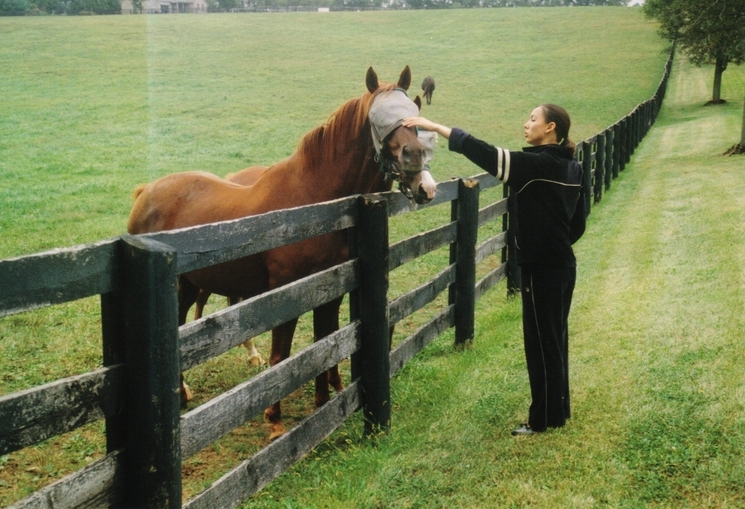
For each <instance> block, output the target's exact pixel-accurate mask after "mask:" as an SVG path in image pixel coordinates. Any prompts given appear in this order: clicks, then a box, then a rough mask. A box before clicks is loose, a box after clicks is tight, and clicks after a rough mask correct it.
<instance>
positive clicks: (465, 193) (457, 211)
mask: <svg viewBox="0 0 745 509" xmlns="http://www.w3.org/2000/svg"><path fill="white" fill-rule="evenodd" d="M451 215H452V216H454V217H452V220H454V221H458V238H457V242H456V244H455V254H454V258H455V260H451V261H455V285H454V286H455V289H454V290H455V291H454V292H451V298H453V297H454V304H455V344H456V346H463V345H465V344H466V342H467V341H473V334H474V323H475V321H476V317H475V315H476V238H477V236H478V230H479V181H478V180H463V179H460V180H459V181H458V199H457V200H456V202H455V203H454V204H453V210H452V212H451ZM451 257H453V253H451ZM453 294H454V295H453Z"/></svg>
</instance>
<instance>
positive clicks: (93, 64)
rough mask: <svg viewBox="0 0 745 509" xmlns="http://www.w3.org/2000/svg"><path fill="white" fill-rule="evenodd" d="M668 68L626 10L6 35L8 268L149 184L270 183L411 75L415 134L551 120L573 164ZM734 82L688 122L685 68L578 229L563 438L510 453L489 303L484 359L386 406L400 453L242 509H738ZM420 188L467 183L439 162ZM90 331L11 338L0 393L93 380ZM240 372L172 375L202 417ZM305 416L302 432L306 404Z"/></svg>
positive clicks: (18, 483) (90, 311)
mask: <svg viewBox="0 0 745 509" xmlns="http://www.w3.org/2000/svg"><path fill="white" fill-rule="evenodd" d="M664 48H665V45H664V43H663V42H662V41H660V40H659V39H658V38H657V36H656V35H655V30H654V26H653V25H651V24H650V23H649V22H647V21H646V20H645V19H644V18H643V17H642V15H641V13H640V12H639V10H638V9H625V8H582V9H563V8H562V9H559V8H557V9H492V10H458V11H438V12H423V11H418V12H366V13H330V14H325V15H321V14H316V13H303V14H282V15H208V16H196V15H195V16H186V15H184V16H132V17H119V16H116V17H85V18H66V17H59V18H18V19H11V18H0V69H2V71H0V72H1V73H2V79H0V94H2V95H1V97H2V98H3V101H1V102H0V174H1V175H2V176H3V177H4V178H3V180H2V183H0V233H2V235H0V258H5V257H12V256H20V255H23V254H28V253H33V252H38V251H41V250H46V249H51V248H54V247H65V246H71V245H75V244H79V243H88V242H95V241H98V240H102V239H104V238H108V237H112V236H115V235H118V234H120V233H123V231H124V228H125V224H126V219H127V216H128V212H129V206H130V194H131V192H132V190H133V188H134V187H135V186H136V185H137V184H139V183H142V182H147V181H152V180H154V179H156V178H158V177H160V176H162V175H165V174H168V173H172V172H176V171H182V170H189V169H203V170H207V171H212V172H214V173H217V174H219V175H224V174H227V173H229V172H233V171H236V170H238V169H241V168H244V167H246V166H251V165H255V164H269V163H272V162H274V161H277V160H279V159H281V158H282V157H285V156H286V155H288V154H289V153H291V152H292V151H293V150H294V147H295V146H296V144H297V142H298V140H299V139H300V137H301V136H302V134H304V133H305V132H307V131H308V130H310V129H311V128H313V127H314V126H316V125H319V124H321V123H323V122H324V120H325V119H326V118H327V117H328V115H329V114H331V113H332V112H333V111H334V110H335V109H336V108H337V107H338V106H340V105H341V104H342V103H343V102H344V101H345V100H346V99H348V98H351V97H355V96H359V95H361V94H362V92H363V91H364V74H365V71H366V70H367V67H368V66H370V65H372V66H373V67H374V68H375V69H376V71H377V72H378V74H379V76H380V77H381V78H382V79H383V80H386V81H394V80H395V79H396V78H397V76H398V73H399V72H400V71H401V69H402V68H403V67H404V66H405V65H407V64H408V65H410V66H411V68H412V71H413V73H414V86H413V87H412V90H411V91H412V92H417V91H418V85H419V83H420V82H421V80H422V79H423V77H424V76H426V75H432V76H434V77H435V79H436V80H437V89H436V90H435V94H434V99H433V103H432V105H431V106H424V111H423V114H425V115H427V116H429V117H430V118H433V119H434V120H437V121H440V122H443V123H447V124H451V125H459V126H462V127H464V128H467V129H469V130H470V131H472V132H473V133H474V134H476V135H478V136H481V137H483V138H486V139H489V140H493V141H494V142H496V143H499V144H501V145H503V146H508V147H511V148H517V147H519V146H521V143H522V137H521V132H522V131H521V126H522V124H523V122H524V121H525V117H526V115H527V113H528V112H529V111H530V110H531V109H532V108H533V107H534V106H535V105H536V104H538V103H541V102H557V103H559V104H562V105H564V106H565V107H566V108H567V109H568V110H569V111H570V113H571V114H572V118H573V128H572V137H573V138H574V139H576V140H582V139H584V138H586V137H588V136H591V135H593V134H595V133H596V132H599V131H601V130H602V129H604V128H605V127H607V126H608V125H610V124H612V123H614V122H615V121H616V120H618V119H619V118H621V117H622V116H624V115H626V114H627V113H629V112H630V111H631V109H633V107H634V106H635V105H636V104H637V103H639V102H641V101H643V100H646V99H648V98H649V97H650V96H651V95H652V93H653V92H654V90H655V88H656V87H657V84H658V83H659V79H660V77H661V73H662V67H663V63H664V61H665V59H666V58H667V54H666V53H665V51H664ZM742 71H743V70H742V68H732V69H730V70H728V71H727V72H726V73H725V90H724V91H723V95H724V97H725V98H727V99H728V100H730V101H731V102H730V103H729V104H727V105H725V106H723V107H721V108H719V107H717V108H704V107H703V106H702V105H703V103H704V102H705V101H706V100H707V99H708V98H709V97H708V96H709V95H710V94H709V92H708V86H709V84H710V81H711V76H712V71H711V69H702V70H700V69H696V68H692V67H690V66H688V65H687V64H686V63H685V62H684V61H682V60H680V59H679V60H678V61H677V62H676V65H675V69H674V73H673V77H672V79H671V83H670V89H669V92H668V96H667V98H666V102H665V106H664V108H663V112H662V115H661V117H660V118H659V121H658V123H657V124H656V125H655V127H654V128H653V129H652V131H651V132H650V134H649V135H648V138H647V139H646V140H645V141H644V142H643V144H642V145H641V146H640V147H639V149H637V152H636V154H635V157H634V160H633V161H632V164H631V165H629V166H628V167H627V170H626V171H625V172H624V173H623V174H622V176H621V178H620V179H618V180H617V181H615V182H614V183H613V186H614V187H613V190H612V191H611V192H610V193H609V194H608V195H606V196H605V197H604V200H603V202H602V203H601V204H600V205H599V206H597V207H595V208H594V209H593V215H592V216H591V218H590V224H589V228H588V233H587V234H586V236H585V238H584V239H583V240H582V241H580V243H579V244H578V246H577V254H578V258H579V261H580V272H579V274H580V281H579V283H578V288H577V291H576V293H575V307H574V311H573V315H572V319H571V320H572V324H571V325H572V330H573V335H572V340H571V342H572V347H571V348H572V370H573V371H572V382H573V384H574V385H573V399H574V405H575V417H574V418H573V419H572V422H571V423H570V425H569V426H567V427H566V428H564V429H562V430H558V431H555V432H551V433H547V434H545V435H542V436H539V437H535V438H534V439H531V440H514V439H512V438H511V437H510V436H509V430H510V429H511V428H512V427H513V426H514V425H515V424H517V423H518V422H521V420H524V417H525V414H526V412H527V403H528V402H527V395H528V388H527V374H526V372H525V367H524V360H523V357H522V350H521V346H520V345H521V341H522V340H521V333H520V321H519V320H520V312H519V302H518V301H517V300H516V299H512V300H507V299H505V298H504V290H503V288H502V287H499V288H497V289H495V290H493V291H492V292H490V293H489V294H488V295H487V296H486V297H485V298H484V299H482V300H481V301H480V302H479V305H478V310H477V312H478V316H477V320H478V322H477V336H476V338H475V342H474V347H473V348H472V349H469V350H466V351H463V352H455V351H454V350H453V348H452V342H453V338H452V335H451V334H445V335H443V336H442V337H441V338H440V339H438V340H437V341H435V342H434V343H433V344H432V345H431V346H430V347H428V348H427V349H426V350H425V351H424V352H423V353H422V354H421V355H420V356H419V357H417V358H416V360H415V361H413V362H412V363H411V364H410V365H409V366H407V367H406V368H405V369H404V371H403V372H402V373H401V374H400V375H399V376H398V377H397V378H396V379H395V380H394V382H393V390H394V404H395V407H394V411H393V429H392V432H391V433H390V434H388V435H387V436H385V437H383V438H382V439H381V440H378V441H377V443H376V445H375V446H372V445H371V444H370V443H368V442H367V441H365V440H364V439H362V438H361V436H360V434H361V430H362V424H361V422H359V420H358V418H355V419H352V421H351V422H349V423H348V424H345V425H344V426H343V427H342V429H340V430H339V431H338V432H337V433H335V434H334V435H333V436H332V437H331V438H330V439H329V440H328V441H327V442H326V443H324V445H322V446H321V447H320V448H319V449H318V450H317V451H315V452H314V453H313V454H312V455H311V456H310V457H309V458H308V459H306V460H305V461H303V462H302V463H301V464H299V465H298V466H296V467H295V468H293V469H292V470H290V471H289V472H287V473H286V474H284V475H283V476H281V477H280V478H279V479H277V480H276V481H275V482H274V483H272V484H271V485H270V486H269V487H267V488H266V489H265V490H263V491H262V492H260V493H259V494H258V495H257V496H256V497H255V498H254V499H253V500H252V501H251V502H250V503H248V504H247V505H246V507H267V508H269V507H271V508H275V507H292V508H321V507H329V508H336V507H338V508H348V507H360V508H377V507H380V508H382V507H385V508H394V507H400V508H409V507H411V508H414V507H422V508H424V507H426V508H430V507H446V506H447V507H468V508H477V507H478V508H481V507H500V508H501V507H515V508H518V507H526V508H527V507H541V508H543V507H619V508H638V507H655V508H657V507H659V508H663V507H665V508H668V507H669V508H680V507H690V508H698V507H711V508H715V507H716V508H720V507H742V505H743V502H744V501H745V500H744V499H743V498H744V497H743V494H742V490H741V487H742V485H743V483H744V482H745V472H744V471H743V454H742V451H741V444H742V443H745V441H744V440H743V439H744V438H745V423H744V421H743V417H742V416H743V405H744V404H745V383H744V377H743V375H742V373H741V371H742V370H741V366H742V364H743V356H744V355H745V349H744V348H743V345H742V337H741V336H742V333H741V331H742V330H743V328H744V327H743V325H744V324H743V302H744V301H745V298H744V296H745V292H744V286H745V278H743V272H742V267H743V266H745V264H744V263H743V262H745V260H744V259H743V258H744V257H745V254H744V253H743V250H744V248H743V246H745V244H744V243H743V236H744V231H743V224H745V222H744V221H743V219H745V218H744V217H743V215H744V213H745V206H744V205H745V204H743V196H745V194H744V193H743V180H742V178H741V176H742V175H741V172H742V167H743V164H742V159H741V158H740V159H737V158H723V157H721V156H720V155H719V154H721V153H722V152H724V150H726V149H727V148H728V147H729V146H731V145H732V144H733V143H734V142H735V141H737V139H738V136H736V133H737V132H739V131H738V128H739V121H740V118H741V117H740V115H741V111H742V108H741V104H738V103H737V102H736V101H737V100H738V99H740V98H741V97H742V89H743V85H744V84H743V72H742ZM412 95H413V94H412ZM730 133H732V135H731V136H729V134H730ZM433 170H434V173H435V176H436V178H438V180H444V179H448V178H450V177H453V176H464V175H472V174H475V173H478V170H477V169H476V168H475V167H473V166H472V165H471V164H470V163H468V162H467V161H466V160H465V159H463V158H460V157H459V156H455V155H453V154H449V153H448V152H447V151H446V150H445V148H444V147H441V148H440V150H439V151H438V152H436V155H435V162H434V164H433ZM488 197H489V195H487V199H488ZM491 197H492V198H493V195H492V196H491ZM437 215H438V213H436V212H435V213H433V216H435V217H437ZM440 215H442V214H440ZM434 220H435V219H428V220H427V221H417V222H416V223H417V224H415V225H414V226H412V225H411V224H407V223H406V222H403V221H398V222H397V223H395V224H394V231H393V232H392V234H393V236H396V235H398V236H401V235H404V234H407V233H408V232H411V231H412V228H414V230H413V231H417V229H419V228H421V227H422V225H423V224H426V223H427V222H429V221H434ZM409 223H411V221H409ZM428 263H429V262H427V261H426V260H425V261H423V262H421V263H420V265H422V266H423V267H422V268H421V270H422V271H423V272H426V271H428V270H431V268H430V267H428V266H427V265H428ZM417 270H419V269H417ZM396 291H397V289H396V288H393V289H392V292H396ZM98 313H99V305H98V302H97V300H96V299H85V300H83V301H80V302H76V303H71V304H69V305H64V306H55V307H53V308H51V309H49V310H43V311H38V312H33V313H26V314H23V315H18V316H13V317H9V318H5V319H2V320H0V359H2V361H0V372H1V373H2V377H0V394H7V393H9V392H13V391H16V390H21V389H23V388H27V387H31V386H34V385H37V384H39V383H43V382H47V381H51V380H55V379H57V378H60V377H63V376H69V375H71V374H74V373H80V372H84V371H87V370H89V369H92V368H94V367H96V366H97V365H100V362H101V360H100V356H101V354H100V331H99V328H100V325H99V321H98ZM306 328H307V327H306ZM259 348H260V349H264V351H263V353H264V354H265V356H266V350H265V349H266V348H268V344H267V343H266V341H260V342H259ZM246 372H247V368H246V365H245V354H244V353H243V352H240V351H238V350H237V349H236V350H235V351H233V352H229V353H228V354H225V355H224V356H222V357H221V358H219V359H215V360H213V361H211V362H209V363H206V364H205V365H204V366H200V367H199V368H195V369H194V370H191V371H190V372H189V374H188V375H187V376H189V378H190V382H191V384H192V388H195V387H196V388H197V390H198V393H199V394H200V400H201V401H203V400H205V399H207V398H209V397H213V395H215V394H217V393H219V392H222V391H223V390H225V389H226V388H227V387H230V386H231V385H234V384H235V383H236V380H238V381H239V380H241V379H242V378H243V379H244V378H245V376H246ZM293 400H296V401H297V402H296V403H292V404H291V405H288V406H287V407H286V409H285V410H286V412H287V416H288V420H290V421H293V420H297V419H300V418H302V416H303V415H304V413H305V412H307V410H308V408H307V407H308V405H309V404H311V403H312V398H311V397H310V393H309V391H308V390H305V389H303V390H302V391H299V394H298V397H297V398H293ZM101 432H102V425H101V424H100V423H96V424H93V425H89V426H86V427H84V428H82V429H80V430H78V431H76V432H73V433H70V434H67V435H65V436H63V437H59V438H57V439H53V440H50V441H49V442H48V443H45V444H41V445H40V446H36V447H32V448H28V449H26V450H23V451H19V452H17V453H14V454H11V455H6V456H2V457H0V505H3V506H4V505H7V504H8V503H12V502H13V501H14V500H17V499H19V498H21V497H23V496H25V495H26V494H28V493H29V492H30V491H33V490H34V489H38V488H39V487H41V486H44V485H46V484H48V483H49V482H51V481H53V480H54V479H56V478H59V477H60V476H61V475H64V474H65V473H66V472H69V471H71V470H76V469H78V468H80V467H81V466H83V465H84V464H86V463H87V462H89V461H91V460H92V459H95V458H97V457H100V455H101V454H102V451H103V444H102V437H101ZM265 433H266V429H265V428H264V427H263V425H262V423H261V422H260V419H256V420H254V422H251V423H249V425H247V426H245V427H243V428H241V429H239V430H237V431H236V432H235V433H234V434H233V435H232V436H229V437H226V438H225V439H223V440H221V441H220V442H218V443H216V444H215V445H214V446H212V447H210V448H208V450H205V451H203V452H202V453H200V454H199V455H197V456H195V457H193V458H190V459H188V460H186V461H185V464H184V479H185V480H184V490H185V496H187V497H191V496H193V495H194V494H196V493H198V492H199V491H200V490H202V489H203V488H204V487H206V486H207V485H209V483H210V482H212V481H213V480H215V479H216V478H218V477H219V476H220V475H221V474H222V473H224V472H225V470H227V469H228V468H230V466H231V465H234V464H235V463H237V462H238V461H239V460H240V459H242V458H245V457H247V456H248V455H250V454H252V452H253V451H254V450H255V449H256V448H257V447H259V446H260V445H261V443H262V440H264V439H265Z"/></svg>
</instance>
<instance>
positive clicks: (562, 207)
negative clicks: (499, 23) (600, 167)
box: [403, 104, 586, 436]
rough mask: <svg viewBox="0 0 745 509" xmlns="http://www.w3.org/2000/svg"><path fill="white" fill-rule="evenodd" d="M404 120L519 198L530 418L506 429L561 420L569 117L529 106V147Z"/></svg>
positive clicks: (579, 215) (529, 429)
mask: <svg viewBox="0 0 745 509" xmlns="http://www.w3.org/2000/svg"><path fill="white" fill-rule="evenodd" d="M403 125H405V126H408V127H419V128H422V129H425V130H428V131H435V132H437V133H438V134H440V135H441V136H443V137H445V138H447V139H448V140H449V148H450V150H452V151H454V152H458V153H460V154H463V155H465V156H466V157H467V158H468V159H470V160H471V161H472V162H474V163H476V164H477V165H478V166H480V167H481V168H483V169H484V170H486V171H488V172H489V173H491V174H492V175H494V176H495V177H497V178H498V179H500V180H501V181H502V182H504V184H506V185H508V186H510V188H511V190H512V192H513V193H514V195H515V197H516V201H517V235H516V242H515V243H516V246H515V247H516V253H517V263H518V265H520V271H521V277H522V287H521V289H520V293H521V295H522V305H523V336H524V342H525V358H526V360H527V365H528V376H529V379H530V392H531V397H532V403H531V405H530V412H529V416H528V422H526V423H524V424H522V425H521V426H520V427H519V428H517V429H516V430H514V431H513V432H512V434H513V435H515V436H528V435H533V434H535V433H540V432H542V431H545V430H546V429H547V428H558V427H561V426H564V424H565V423H566V420H567V419H568V418H569V416H570V408H569V363H568V340H569V334H568V328H567V319H568V317H569V308H570V305H571V302H572V293H573V291H574V283H575V279H576V266H577V262H576V259H575V257H574V252H573V251H572V244H574V242H576V241H577V239H579V238H580V237H581V236H582V234H583V233H584V231H585V217H586V213H585V200H584V189H583V187H582V182H583V180H582V167H581V166H580V165H579V163H578V162H577V161H575V160H574V150H575V145H574V143H573V142H572V141H571V140H570V139H569V127H570V125H571V121H570V119H569V114H567V112H566V110H564V108H562V107H560V106H556V105H553V104H543V105H541V106H538V107H537V108H535V109H534V110H533V111H532V112H531V114H530V118H529V119H528V121H527V122H526V123H525V125H524V134H525V141H527V142H528V144H529V145H532V146H530V147H526V148H524V149H523V151H522V152H511V151H508V150H505V149H501V148H497V147H494V146H492V145H490V144H488V143H486V142H484V141H481V140H479V139H477V138H475V137H473V136H471V135H470V134H468V133H467V132H465V131H463V130H462V129H459V128H457V127H455V128H452V129H451V128H449V127H445V126H443V125H440V124H436V123H434V122H431V121H429V120H427V119H425V118H422V117H411V118H407V119H406V120H404V123H403Z"/></svg>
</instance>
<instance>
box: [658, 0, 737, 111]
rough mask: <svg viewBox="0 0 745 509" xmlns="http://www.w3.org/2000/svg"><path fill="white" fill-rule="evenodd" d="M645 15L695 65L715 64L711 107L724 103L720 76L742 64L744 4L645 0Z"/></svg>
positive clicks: (729, 0)
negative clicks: (712, 104) (655, 23)
mask: <svg viewBox="0 0 745 509" xmlns="http://www.w3.org/2000/svg"><path fill="white" fill-rule="evenodd" d="M644 12H645V13H646V14H647V16H649V17H651V18H654V19H656V20H657V21H659V23H660V34H661V35H662V36H663V37H664V38H666V39H668V40H669V41H671V42H674V43H675V45H676V47H678V48H680V49H681V50H682V51H683V52H684V53H685V54H686V55H688V58H690V60H691V62H693V63H694V64H695V65H699V66H700V65H703V64H707V63H714V87H713V91H712V98H711V103H714V104H716V103H720V102H723V101H722V97H721V93H722V73H723V72H724V71H725V70H727V66H728V65H729V64H730V63H733V64H735V65H739V64H741V63H742V62H743V61H744V60H745V51H743V41H745V1H743V0H647V2H646V3H645V5H644Z"/></svg>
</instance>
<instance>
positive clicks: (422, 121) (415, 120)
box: [403, 117, 451, 139]
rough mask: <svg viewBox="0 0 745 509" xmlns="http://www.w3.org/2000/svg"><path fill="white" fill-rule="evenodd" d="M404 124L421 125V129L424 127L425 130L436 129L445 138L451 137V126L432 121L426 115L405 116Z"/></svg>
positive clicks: (408, 125) (407, 125)
mask: <svg viewBox="0 0 745 509" xmlns="http://www.w3.org/2000/svg"><path fill="white" fill-rule="evenodd" d="M403 125H404V127H419V128H420V129H424V130H425V131H434V132H436V133H437V134H439V135H440V136H443V137H444V138H445V139H448V138H450V131H451V129H450V128H449V127H445V126H444V125H441V124H437V123H435V122H432V121H431V120H427V119H426V118H424V117H408V118H405V119H404V122H403Z"/></svg>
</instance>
